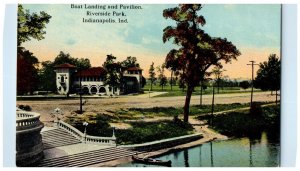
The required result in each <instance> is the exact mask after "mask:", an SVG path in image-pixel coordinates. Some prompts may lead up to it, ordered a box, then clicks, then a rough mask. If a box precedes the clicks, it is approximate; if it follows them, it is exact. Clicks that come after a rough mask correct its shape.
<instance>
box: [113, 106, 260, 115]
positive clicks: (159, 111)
mask: <svg viewBox="0 0 300 171" xmlns="http://www.w3.org/2000/svg"><path fill="white" fill-rule="evenodd" d="M261 103H262V104H265V103H264V102H261ZM248 106H249V103H232V104H216V105H215V106H214V112H220V111H226V110H231V109H239V108H244V107H248ZM209 113H211V105H202V107H200V106H199V105H192V106H190V115H191V116H194V115H201V114H209ZM115 114H117V116H118V117H119V118H120V119H121V118H123V119H124V118H125V119H128V118H134V117H137V118H140V117H141V116H142V115H144V116H146V117H156V116H161V117H163V116H171V117H173V116H178V115H180V114H183V108H182V107H176V108H175V107H153V108H130V109H128V110H119V111H116V112H115Z"/></svg>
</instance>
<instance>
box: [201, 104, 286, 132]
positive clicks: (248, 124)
mask: <svg viewBox="0 0 300 171" xmlns="http://www.w3.org/2000/svg"><path fill="white" fill-rule="evenodd" d="M254 116H255V117H253V114H249V110H245V111H239V112H229V113H226V114H220V115H214V117H213V125H210V127H212V129H214V130H216V131H218V132H220V133H221V134H224V135H227V136H234V137H245V136H252V135H255V134H257V133H260V132H262V131H263V130H270V131H279V127H280V106H279V105H273V106H266V107H262V108H261V115H259V114H255V115H254ZM198 119H200V120H209V119H210V116H209V115H205V116H198Z"/></svg>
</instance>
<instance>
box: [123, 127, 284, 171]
mask: <svg viewBox="0 0 300 171" xmlns="http://www.w3.org/2000/svg"><path fill="white" fill-rule="evenodd" d="M279 157H280V143H279V138H278V137H277V138H274V137H273V136H268V134H267V133H266V132H263V133H261V134H260V135H259V136H258V137H257V136H256V138H249V137H245V138H235V139H229V140H225V141H213V142H208V143H205V144H201V145H199V146H196V147H192V148H188V149H185V150H181V151H177V152H173V153H170V154H165V155H163V156H161V157H158V159H161V160H171V161H172V167H277V166H279ZM119 167H158V166H153V165H146V164H138V163H134V162H131V163H126V164H121V165H119Z"/></svg>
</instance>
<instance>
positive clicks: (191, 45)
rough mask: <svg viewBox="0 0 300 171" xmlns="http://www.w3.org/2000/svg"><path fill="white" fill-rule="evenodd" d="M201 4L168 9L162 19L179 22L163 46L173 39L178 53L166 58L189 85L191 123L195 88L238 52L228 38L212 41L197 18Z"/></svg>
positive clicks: (187, 102)
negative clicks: (191, 107)
mask: <svg viewBox="0 0 300 171" xmlns="http://www.w3.org/2000/svg"><path fill="white" fill-rule="evenodd" d="M201 8H202V5H201V4H183V5H179V6H178V7H175V8H169V9H165V10H164V11H163V16H164V17H165V18H166V19H168V18H170V19H172V20H174V21H175V22H176V26H168V27H166V28H165V29H164V30H163V42H167V41H169V40H171V39H173V43H174V44H176V45H178V46H179V49H172V50H171V51H170V52H169V53H168V54H167V56H166V59H165V63H166V67H167V68H172V67H173V66H174V63H175V64H178V65H177V66H176V67H175V68H176V70H179V71H182V74H183V75H182V79H183V81H184V82H185V83H186V85H187V93H186V99H185V105H184V122H188V116H189V106H190V100H191V95H192V92H193V90H194V87H195V86H196V85H197V84H199V81H200V80H201V79H202V78H203V77H204V75H205V73H206V71H207V69H208V68H210V67H211V66H213V65H216V66H222V64H221V61H224V62H225V63H228V62H230V61H231V60H232V59H236V57H237V56H239V55H240V52H239V50H238V49H237V48H236V47H235V46H234V45H233V44H232V43H231V42H229V41H227V39H226V38H224V39H222V38H212V37H210V36H209V35H208V34H206V33H205V32H204V31H203V30H202V29H201V28H200V26H203V25H204V24H205V23H206V21H205V19H204V17H203V16H202V15H198V14H199V11H200V10H201Z"/></svg>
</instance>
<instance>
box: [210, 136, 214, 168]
mask: <svg viewBox="0 0 300 171" xmlns="http://www.w3.org/2000/svg"><path fill="white" fill-rule="evenodd" d="M212 144H213V143H212V141H211V142H210V165H211V167H214V155H213V146H212Z"/></svg>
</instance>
